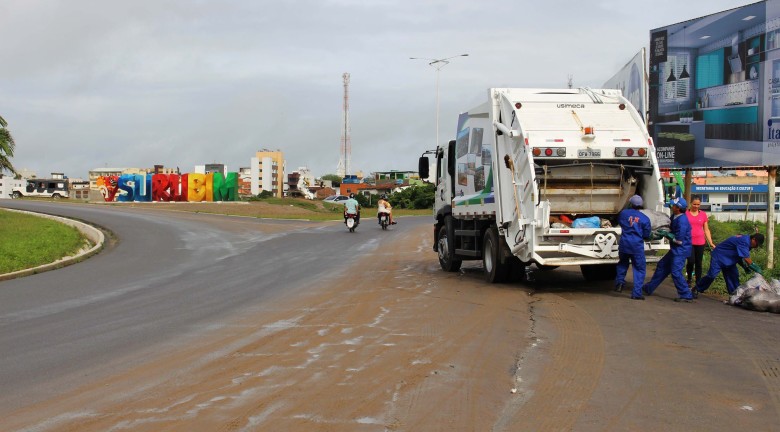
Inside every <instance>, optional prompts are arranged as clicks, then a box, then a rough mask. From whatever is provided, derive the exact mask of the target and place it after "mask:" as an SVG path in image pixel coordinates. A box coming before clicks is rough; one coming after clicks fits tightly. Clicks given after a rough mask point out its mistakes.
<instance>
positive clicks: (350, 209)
mask: <svg viewBox="0 0 780 432" xmlns="http://www.w3.org/2000/svg"><path fill="white" fill-rule="evenodd" d="M347 214H354V215H355V224H356V225H357V224H358V223H360V203H358V202H357V200H356V199H355V194H354V193H351V194H349V199H348V200H346V201H344V223H346V222H347Z"/></svg>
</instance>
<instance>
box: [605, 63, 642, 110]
mask: <svg viewBox="0 0 780 432" xmlns="http://www.w3.org/2000/svg"><path fill="white" fill-rule="evenodd" d="M645 64H647V63H646V62H645V49H644V48H642V49H641V50H640V51H639V52H638V53H637V54H636V55H635V56H634V58H632V59H631V61H629V62H628V64H626V65H625V66H623V68H622V69H620V71H618V73H616V74H615V76H613V77H612V78H610V79H609V80H608V81H607V82H605V83H604V85H603V86H602V88H609V89H618V90H620V91H622V92H623V96H625V97H626V99H628V101H629V102H631V104H632V105H634V108H636V110H637V111H639V115H641V116H642V119H643V120H646V116H647V86H646V85H645V83H646V82H647V71H646V70H645Z"/></svg>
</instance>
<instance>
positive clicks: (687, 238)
mask: <svg viewBox="0 0 780 432" xmlns="http://www.w3.org/2000/svg"><path fill="white" fill-rule="evenodd" d="M669 230H670V231H671V233H672V234H674V238H675V240H678V241H680V242H681V244H678V243H677V242H676V241H671V242H669V243H670V248H669V253H667V254H666V255H664V257H663V258H661V261H658V265H657V266H656V268H655V273H653V277H652V279H650V282H648V283H647V284H645V286H644V287H643V288H642V290H644V292H645V293H646V294H647V295H652V294H653V291H655V289H656V288H658V285H660V284H661V282H663V280H664V279H666V277H667V276H669V273H671V274H672V280H673V281H674V287H675V288H677V295H678V296H679V297H680V298H681V299H686V300H690V299H692V298H693V294H691V290H690V288H688V283H687V282H686V280H685V276H684V275H683V268H684V267H685V260H687V259H688V257H689V256H690V255H691V249H692V246H691V223H690V222H688V218H687V217H686V216H685V214H684V213H680V214H679V215H677V216H673V217H672V223H671V224H670V225H669Z"/></svg>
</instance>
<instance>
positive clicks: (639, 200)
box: [628, 195, 643, 207]
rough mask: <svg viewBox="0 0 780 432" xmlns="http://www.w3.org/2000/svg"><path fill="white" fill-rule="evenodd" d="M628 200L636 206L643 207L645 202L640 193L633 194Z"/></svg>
mask: <svg viewBox="0 0 780 432" xmlns="http://www.w3.org/2000/svg"><path fill="white" fill-rule="evenodd" d="M628 202H629V203H631V205H632V206H634V207H642V204H643V201H642V197H641V196H639V195H634V196H632V197H631V198H629V200H628Z"/></svg>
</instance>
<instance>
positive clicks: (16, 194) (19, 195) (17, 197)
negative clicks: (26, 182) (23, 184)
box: [11, 191, 22, 199]
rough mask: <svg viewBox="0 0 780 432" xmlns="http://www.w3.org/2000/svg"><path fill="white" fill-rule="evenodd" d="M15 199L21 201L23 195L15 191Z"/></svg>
mask: <svg viewBox="0 0 780 432" xmlns="http://www.w3.org/2000/svg"><path fill="white" fill-rule="evenodd" d="M11 196H12V197H13V198H14V199H19V198H21V197H22V193H21V192H19V191H15V192H14V193H13V195H11Z"/></svg>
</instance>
